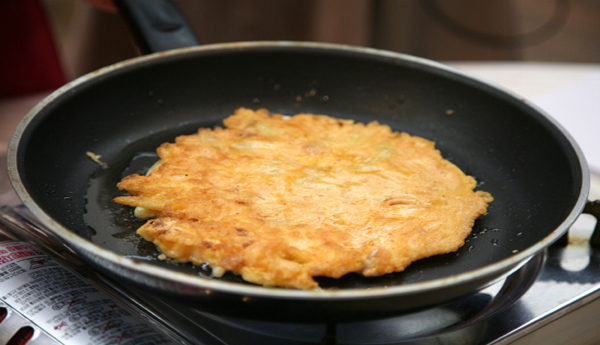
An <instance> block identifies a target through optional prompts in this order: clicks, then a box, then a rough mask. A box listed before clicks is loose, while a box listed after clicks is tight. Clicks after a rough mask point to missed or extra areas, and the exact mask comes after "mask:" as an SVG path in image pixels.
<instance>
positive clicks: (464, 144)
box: [8, 42, 589, 322]
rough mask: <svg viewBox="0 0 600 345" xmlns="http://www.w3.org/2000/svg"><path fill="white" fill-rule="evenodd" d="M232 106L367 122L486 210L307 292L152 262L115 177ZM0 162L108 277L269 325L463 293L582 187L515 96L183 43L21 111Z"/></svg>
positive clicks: (420, 67) (508, 264)
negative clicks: (422, 248) (426, 154)
mask: <svg viewBox="0 0 600 345" xmlns="http://www.w3.org/2000/svg"><path fill="white" fill-rule="evenodd" d="M239 107H248V108H253V109H257V108H267V109H269V110H270V111H272V112H277V113H283V114H288V115H293V114H296V113H299V112H307V113H317V114H327V115H331V116H335V117H339V118H348V119H354V120H356V121H360V122H370V121H378V122H380V123H384V124H388V125H390V126H391V127H392V128H393V129H394V130H396V131H405V132H408V133H411V134H413V135H418V136H421V137H425V138H427V139H430V140H433V141H435V142H436V147H437V148H438V149H439V150H440V151H441V152H442V154H443V155H444V157H445V158H447V159H449V160H450V161H452V162H453V163H455V164H456V165H457V166H459V167H460V168H461V169H462V170H463V171H464V172H465V173H466V174H469V175H471V176H474V177H475V178H476V180H477V181H478V187H477V189H481V190H485V191H488V192H490V193H491V194H492V195H493V196H494V198H495V201H494V202H492V203H491V204H490V207H489V209H488V213H487V214H486V215H484V216H482V217H481V218H480V219H478V220H477V222H476V223H475V226H474V229H473V233H472V234H471V235H470V236H469V237H468V238H467V243H466V244H465V246H463V247H462V248H460V249H459V250H458V251H457V252H456V253H451V254H446V255H440V256H435V257H431V258H428V259H424V260H420V261H418V262H415V263H413V264H412V265H411V266H409V267H408V269H407V270H406V271H404V272H399V273H394V274H389V275H385V276H382V277H377V278H364V277H360V276H358V275H354V274H349V275H346V276H344V277H342V278H340V279H328V278H317V279H318V280H319V283H320V285H321V287H322V289H320V290H316V291H298V290H291V289H280V288H266V287H261V286H256V285H252V284H248V283H245V282H243V281H241V280H240V279H239V278H238V277H237V276H235V275H233V274H227V275H225V276H224V277H223V278H221V279H213V278H211V276H210V271H209V270H208V269H207V268H206V267H195V266H192V265H183V264H171V263H166V262H163V261H160V260H157V258H156V257H157V254H158V253H157V252H156V249H155V248H154V246H153V245H152V244H149V243H147V242H145V241H143V240H142V239H140V237H138V236H137V235H136V234H135V229H136V228H137V227H138V226H139V225H141V222H140V221H139V220H137V219H135V217H133V215H132V212H131V209H130V208H128V207H125V206H121V205H116V204H113V203H111V201H110V200H111V199H112V198H114V197H115V196H117V195H120V194H121V192H120V191H118V190H117V188H116V186H115V185H116V183H117V182H118V181H119V180H120V179H121V178H122V177H123V176H125V175H128V174H130V173H134V172H138V173H143V172H144V169H147V168H148V167H149V166H150V165H151V164H152V163H153V162H154V160H156V155H155V153H154V152H155V151H154V150H155V148H156V147H157V146H158V145H160V144H161V143H163V142H165V141H172V140H173V139H174V138H175V137H176V136H177V135H181V134H189V133H193V132H195V131H196V129H197V128H199V127H212V126H216V125H219V124H220V123H221V120H222V119H224V118H225V117H227V116H228V115H230V114H232V112H233V111H234V110H235V109H236V108H239ZM88 152H90V153H93V154H95V155H99V156H100V161H94V160H92V159H90V158H89V156H88V155H87V154H86V153H88ZM100 163H102V164H100ZM8 165H9V174H10V177H11V179H12V182H13V185H14V187H15V189H16V191H17V193H18V195H19V196H20V198H21V199H22V200H23V203H24V204H25V205H26V206H27V207H28V208H29V209H30V210H31V212H32V213H33V214H34V215H35V216H36V217H37V218H38V219H39V220H40V222H41V223H42V224H43V225H45V226H46V227H48V228H49V229H50V231H52V232H53V233H54V234H56V235H57V236H58V237H60V238H61V239H62V241H64V243H65V245H66V246H68V247H70V248H72V249H73V250H74V251H75V252H77V253H78V254H79V255H80V256H81V257H82V258H83V259H85V260H86V261H87V262H88V263H90V264H91V265H92V266H93V267H94V268H95V269H97V270H100V271H101V272H103V273H105V274H106V275H108V276H109V277H111V278H113V279H114V280H115V281H117V282H119V283H121V284H125V285H127V284H134V285H136V286H138V287H142V288H144V289H149V290H151V291H155V293H156V295H157V296H161V297H162V298H172V299H173V300H177V301H179V302H181V301H184V303H185V304H186V305H191V306H194V307H197V308H200V309H202V310H206V311H209V312H212V313H217V314H221V315H230V316H237V317H251V318H254V319H271V320H279V321H307V322H311V321H332V320H333V321H346V320H357V319H366V318H378V317H384V316H389V315H396V314H400V313H406V312H411V311H414V310H418V309H421V308H426V307H430V306H434V305H439V304H442V303H446V302H449V301H451V300H454V299H456V298H459V297H463V296H466V295H469V294H472V293H474V292H476V291H478V290H480V289H482V288H484V287H486V286H488V285H489V284H491V283H493V282H496V281H497V280H499V279H501V278H503V277H505V276H506V275H507V274H509V273H510V272H512V271H514V270H515V269H517V268H518V267H520V266H521V265H523V264H524V263H525V262H527V260H529V259H530V258H531V257H532V256H534V255H535V254H538V253H540V252H541V251H543V250H544V249H545V248H546V247H547V246H549V245H550V244H551V243H553V242H554V241H556V240H557V239H559V238H560V237H561V236H562V235H563V234H564V233H565V232H566V231H567V229H568V228H569V226H570V225H571V224H572V223H573V222H574V220H575V219H576V218H577V216H578V215H579V214H580V212H581V211H582V209H583V208H584V206H585V204H586V199H587V193H588V189H589V177H588V167H587V164H586V162H585V159H584V157H583V154H582V152H581V150H580V149H579V147H578V146H577V144H576V143H575V141H574V140H573V139H572V138H571V136H570V135H569V134H568V133H567V132H566V131H565V130H564V129H563V128H562V127H561V126H560V125H559V124H558V123H556V122H555V121H554V120H553V119H552V118H551V117H549V116H547V115H546V114H544V113H543V112H542V111H541V110H540V109H538V108H536V107H535V106H533V105H532V104H530V103H529V102H527V101H526V100H524V99H522V98H520V97H519V96H517V95H514V94H511V93H510V92H507V91H505V90H502V89H500V88H498V87H496V86H494V85H491V84H490V83H487V82H485V81H482V80H479V79H477V78H474V77H472V76H469V75H467V74H465V73H462V72H460V71H458V70H454V69H452V68H449V67H447V66H445V65H442V64H439V63H436V62H433V61H429V60H425V59H421V58H417V57H414V56H408V55H404V54H399V53H394V52H388V51H381V50H375V49H369V48H360V47H349V46H342V45H334V44H322V43H309V42H245V43H229V44H213V45H206V46H201V47H187V48H180V49H172V50H167V51H163V52H159V53H154V54H150V55H145V56H141V57H138V58H134V59H131V60H127V61H124V62H121V63H117V64H114V65H111V66H108V67H105V68H103V69H100V70H98V71H96V72H93V73H91V74H88V75H86V76H83V77H81V78H79V79H76V80H74V81H73V82H70V83H68V84H67V85H65V86H64V87H62V88H60V89H58V90H57V91H55V92H54V93H52V94H51V95H50V96H48V97H47V98H46V99H44V100H43V101H41V102H40V103H39V104H38V105H36V106H35V107H34V108H33V109H32V110H31V111H30V112H29V113H28V114H27V115H26V116H25V118H24V119H23V121H22V122H21V123H20V124H19V125H18V127H17V129H16V131H15V133H14V135H13V137H12V140H11V142H10V147H9V152H8Z"/></svg>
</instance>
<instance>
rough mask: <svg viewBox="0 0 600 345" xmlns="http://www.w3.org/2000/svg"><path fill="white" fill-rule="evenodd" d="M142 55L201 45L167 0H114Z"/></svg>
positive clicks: (176, 9)
mask: <svg viewBox="0 0 600 345" xmlns="http://www.w3.org/2000/svg"><path fill="white" fill-rule="evenodd" d="M114 3H115V6H116V7H117V8H118V10H119V12H120V13H121V15H122V16H123V18H124V19H125V21H126V22H127V24H128V25H129V27H130V30H131V32H132V35H133V36H134V38H135V40H136V41H137V44H138V48H139V49H140V50H141V52H142V54H150V53H157V52H161V51H165V50H170V49H176V48H185V47H192V46H197V45H200V42H199V41H198V38H197V37H196V35H195V33H194V30H193V29H192V27H191V26H190V24H189V23H188V22H187V20H186V19H185V17H184V16H183V14H182V13H181V11H180V10H179V8H177V6H176V5H175V4H174V3H173V2H172V1H170V0H114Z"/></svg>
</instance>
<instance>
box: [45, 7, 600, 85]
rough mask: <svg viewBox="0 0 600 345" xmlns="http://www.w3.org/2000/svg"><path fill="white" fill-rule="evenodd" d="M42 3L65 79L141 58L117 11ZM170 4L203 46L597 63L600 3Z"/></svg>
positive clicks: (443, 57)
mask: <svg viewBox="0 0 600 345" xmlns="http://www.w3.org/2000/svg"><path fill="white" fill-rule="evenodd" d="M42 1H43V4H44V6H45V9H46V11H47V13H48V18H49V19H50V23H51V26H52V30H53V32H54V34H55V36H56V43H57V46H58V48H59V54H60V56H61V60H62V61H63V65H64V69H65V73H66V74H67V75H68V77H69V78H73V77H76V76H78V75H81V74H83V73H86V72H89V71H91V70H94V69H96V68H99V67H102V66H104V65H107V64H110V63H112V62H116V61H120V60H123V59H126V58H128V57H132V56H135V55H137V52H136V50H135V47H134V45H133V44H132V42H131V40H130V38H129V35H128V32H127V28H126V26H125V24H124V23H123V21H122V20H121V18H120V17H119V16H118V15H117V14H116V13H114V12H111V11H103V10H100V9H98V8H96V7H93V6H91V5H90V4H89V3H88V2H87V1H84V0H42ZM88 1H90V0H88ZM175 2H176V3H177V4H178V5H179V6H180V8H181V9H182V11H183V13H184V14H185V15H186V17H187V18H188V20H189V21H190V22H191V24H192V26H193V27H194V29H195V31H196V32H197V34H198V36H199V37H200V40H201V41H202V42H203V43H216V42H231V41H248V40H272V39H274V40H279V39H284V40H311V41H323V42H336V43H347V44H354V45H362V46H371V47H376V48H382V49H389V50H394V51H399V52H403V53H407V54H412V55H417V56H422V57H426V58H431V59H435V60H446V61H455V60H484V61H490V60H503V61H505V60H526V61H566V62H584V63H597V62H600V1H597V0H554V1H549V0H488V1H485V2H483V1H473V0H435V1H434V0H303V1H295V0H227V1H210V0H175Z"/></svg>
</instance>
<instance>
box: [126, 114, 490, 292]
mask: <svg viewBox="0 0 600 345" xmlns="http://www.w3.org/2000/svg"><path fill="white" fill-rule="evenodd" d="M223 123H224V128H221V127H217V128H215V129H209V128H201V129H199V130H198V133H197V134H194V135H183V136H180V137H178V138H177V139H176V140H175V142H174V143H164V144H162V145H161V146H160V147H159V148H158V149H157V152H158V155H159V157H160V159H161V161H160V164H159V165H157V167H155V168H154V169H153V170H152V172H151V173H149V174H148V175H145V176H142V175H138V174H134V175H130V176H127V177H125V178H123V180H122V181H121V182H120V183H119V184H118V188H119V189H121V190H126V191H127V192H128V195H127V196H120V197H117V198H115V199H114V201H115V202H117V203H121V204H125V205H130V206H134V207H138V208H142V209H143V210H144V212H141V213H140V214H145V215H146V216H152V217H153V218H151V219H149V220H148V221H147V222H146V223H145V224H144V225H143V226H142V227H140V228H139V229H138V233H139V234H140V235H141V236H142V237H143V238H145V239H146V240H148V241H150V242H153V243H154V244H155V245H156V246H157V247H158V248H159V249H160V251H161V252H162V253H163V254H164V255H166V256H167V257H169V258H170V259H172V260H175V261H178V262H191V263H193V264H196V265H201V264H205V263H208V264H209V265H210V266H211V267H212V269H213V274H214V275H215V276H220V275H222V274H223V273H224V272H226V271H232V272H234V273H237V274H240V275H241V276H242V278H243V279H244V280H246V281H248V282H252V283H256V284H261V285H264V286H278V287H287V288H297V289H313V288H316V287H317V286H318V284H317V282H316V281H315V280H314V279H313V277H316V276H326V277H333V278H339V277H341V276H343V275H345V274H347V273H350V272H356V273H359V274H362V275H364V276H380V275H383V274H387V273H391V272H398V271H402V270H404V269H405V268H406V267H407V266H408V265H409V264H410V263H412V262H413V261H415V260H418V259H421V258H426V257H430V256H432V255H437V254H444V253H449V252H452V251H456V250H457V249H458V248H459V247H461V246H462V245H463V244H464V240H465V238H466V237H467V236H468V234H469V233H470V232H471V229H472V227H473V224H474V222H475V219H477V218H478V217H479V216H481V215H482V214H484V213H485V212H486V209H487V206H488V203H489V202H491V201H492V200H493V199H492V196H491V195H490V194H489V193H487V192H483V191H474V188H475V186H476V182H475V180H474V179H473V178H472V177H470V176H467V175H465V174H464V173H463V172H462V171H461V170H460V169H459V168H458V167H456V166H455V165H454V164H452V163H450V162H449V161H447V160H445V159H443V158H442V156H441V154H440V152H439V151H438V150H437V149H436V148H435V144H434V143H433V142H432V141H429V140H426V139H423V138H420V137H417V136H411V135H409V134H407V133H398V132H394V131H392V130H391V129H390V127H389V126H387V125H382V124H379V123H377V122H372V123H369V124H362V123H356V122H354V121H352V120H342V119H337V118H333V117H329V116H325V115H312V114H298V115H295V116H291V117H288V116H282V115H280V114H271V113H269V112H268V111H267V110H264V109H261V110H258V111H253V110H249V109H244V108H241V109H238V110H237V111H235V113H234V114H233V115H232V116H230V117H228V118H227V119H225V120H224V121H223Z"/></svg>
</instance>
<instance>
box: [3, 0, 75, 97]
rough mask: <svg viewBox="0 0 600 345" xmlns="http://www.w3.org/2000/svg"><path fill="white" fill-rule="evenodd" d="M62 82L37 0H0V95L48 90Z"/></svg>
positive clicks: (48, 31)
mask: <svg viewBox="0 0 600 345" xmlns="http://www.w3.org/2000/svg"><path fill="white" fill-rule="evenodd" d="M65 82H66V79H65V76H64V74H63V71H62V68H61V65H60V61H59V59H58V54H57V52H56V47H55V45H54V41H53V38H52V33H51V31H50V27H49V25H48V22H47V19H46V15H45V13H44V9H43V8H42V6H41V5H40V3H39V2H38V0H17V1H14V0H8V1H0V98H2V97H10V96H18V95H22V94H28V93H33V92H38V91H45V90H52V89H56V88H58V87H60V86H61V85H63V84H64V83H65Z"/></svg>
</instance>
